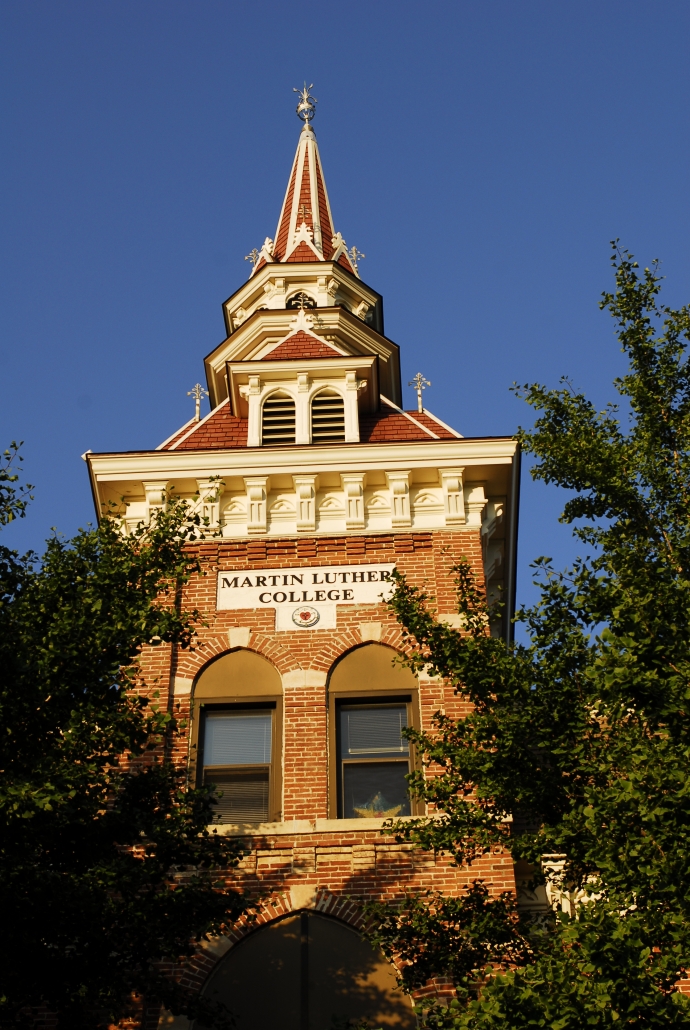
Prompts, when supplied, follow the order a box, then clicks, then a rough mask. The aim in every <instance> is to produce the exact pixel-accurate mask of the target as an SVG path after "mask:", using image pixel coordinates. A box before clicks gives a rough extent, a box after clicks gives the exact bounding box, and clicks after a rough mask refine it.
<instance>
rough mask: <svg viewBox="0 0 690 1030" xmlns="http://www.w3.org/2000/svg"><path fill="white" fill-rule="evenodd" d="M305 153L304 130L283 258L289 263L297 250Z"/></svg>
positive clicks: (299, 148) (298, 147)
mask: <svg viewBox="0 0 690 1030" xmlns="http://www.w3.org/2000/svg"><path fill="white" fill-rule="evenodd" d="M303 144H304V145H303ZM305 152H306V140H305V135H304V130H302V133H301V135H300V138H299V143H298V144H297V155H296V160H297V162H298V164H297V173H296V175H295V189H294V191H293V193H292V207H291V208H290V222H289V224H288V238H287V242H286V244H285V254H284V255H283V257H282V258H281V261H287V259H288V255H289V254H291V253H292V251H293V250H294V249H295V248H294V245H293V240H294V238H295V233H296V232H297V208H298V207H299V205H298V203H297V201H298V200H299V198H300V196H301V195H302V179H303V178H304V155H305Z"/></svg>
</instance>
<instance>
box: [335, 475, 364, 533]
mask: <svg viewBox="0 0 690 1030" xmlns="http://www.w3.org/2000/svg"><path fill="white" fill-rule="evenodd" d="M340 479H341V482H342V484H343V490H344V491H345V528H346V529H364V483H365V475H364V474H363V473H358V474H355V473H353V474H351V475H350V474H348V475H344V474H343V473H341V475H340Z"/></svg>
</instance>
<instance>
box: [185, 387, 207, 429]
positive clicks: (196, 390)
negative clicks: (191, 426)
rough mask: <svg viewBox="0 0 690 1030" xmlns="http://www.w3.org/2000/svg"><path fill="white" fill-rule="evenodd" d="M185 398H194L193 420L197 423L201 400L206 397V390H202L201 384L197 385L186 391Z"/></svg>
mask: <svg viewBox="0 0 690 1030" xmlns="http://www.w3.org/2000/svg"><path fill="white" fill-rule="evenodd" d="M187 396H188V397H193V398H194V419H195V421H196V422H198V421H199V416H200V414H201V398H202V397H208V390H204V388H203V386H202V385H201V383H197V384H196V386H194V387H193V388H192V389H191V390H187Z"/></svg>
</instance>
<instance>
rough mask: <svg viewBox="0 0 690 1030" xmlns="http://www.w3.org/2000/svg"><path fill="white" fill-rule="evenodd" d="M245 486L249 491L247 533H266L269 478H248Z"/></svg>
mask: <svg viewBox="0 0 690 1030" xmlns="http://www.w3.org/2000/svg"><path fill="white" fill-rule="evenodd" d="M244 486H245V490H246V491H247V532H248V533H265V532H266V496H267V493H268V477H267V476H256V477H253V478H251V479H249V478H246V479H245V481H244Z"/></svg>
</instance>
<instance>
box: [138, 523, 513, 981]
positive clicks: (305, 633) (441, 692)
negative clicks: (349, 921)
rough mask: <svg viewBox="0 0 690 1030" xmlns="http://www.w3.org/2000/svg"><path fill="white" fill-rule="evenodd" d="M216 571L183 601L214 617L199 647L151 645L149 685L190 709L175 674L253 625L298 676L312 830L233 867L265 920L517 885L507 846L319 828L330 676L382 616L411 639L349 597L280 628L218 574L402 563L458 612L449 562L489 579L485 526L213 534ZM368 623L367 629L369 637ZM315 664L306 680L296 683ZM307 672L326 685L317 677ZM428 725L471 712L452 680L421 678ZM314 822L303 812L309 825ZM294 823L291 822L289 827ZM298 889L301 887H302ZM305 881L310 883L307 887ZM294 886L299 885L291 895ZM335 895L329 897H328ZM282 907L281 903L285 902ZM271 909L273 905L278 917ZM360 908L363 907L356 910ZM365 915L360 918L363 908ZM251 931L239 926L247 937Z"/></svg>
mask: <svg viewBox="0 0 690 1030" xmlns="http://www.w3.org/2000/svg"><path fill="white" fill-rule="evenodd" d="M194 551H195V553H196V554H197V555H198V556H199V558H200V560H201V562H202V565H203V570H204V573H205V575H201V576H196V577H195V578H194V580H193V581H192V582H191V583H190V584H189V585H188V586H187V588H186V589H185V592H184V596H183V605H184V606H186V607H189V608H192V607H197V608H199V609H200V610H201V611H202V613H203V615H204V619H205V621H206V623H207V626H206V627H205V628H203V629H202V630H200V634H199V642H198V645H197V646H196V648H195V649H194V651H193V652H180V651H175V653H173V651H172V649H171V648H169V647H159V648H149V649H148V650H147V652H146V654H145V655H144V660H143V668H144V673H145V678H146V681H147V684H148V689H149V690H153V689H156V688H158V689H160V692H161V700H162V699H163V697H164V696H165V694H166V693H167V696H168V700H169V703H170V704H171V705H172V707H173V708H174V710H175V712H176V713H177V714H178V715H179V716H182V717H186V716H188V715H189V711H190V694H189V693H186V694H185V693H183V694H180V693H178V694H174V692H173V685H174V680H175V678H178V680H179V679H180V678H182V680H183V681H186V682H187V683H189V681H190V680H193V679H194V677H195V676H196V675H197V674H198V673H199V671H200V670H201V669H202V668H203V667H204V666H205V665H206V664H207V663H208V662H209V660H211V659H212V658H214V657H216V656H217V655H220V654H222V653H223V652H226V651H228V650H230V648H231V644H230V634H231V631H235V639H237V635H236V631H237V628H238V627H239V628H244V629H245V638H246V636H247V634H246V631H247V630H248V645H247V646H248V647H249V648H250V649H252V650H254V651H256V652H258V653H259V654H261V655H263V656H264V657H265V658H267V659H268V660H269V661H271V662H272V663H273V664H274V666H275V667H276V669H277V670H278V672H279V673H280V674H281V675H283V676H284V677H285V674H286V673H292V674H293V675H292V676H289V677H287V678H286V679H285V680H284V682H285V687H284V699H283V704H284V750H283V791H284V800H283V819H284V820H285V821H286V822H287V821H292V820H301V821H307V820H308V821H311V823H312V824H313V829H312V831H311V832H295V833H291V832H282V833H280V834H274V835H271V836H250V837H247V838H245V845H246V847H247V854H246V857H245V858H244V859H243V861H242V862H241V864H240V866H239V867H238V868H237V869H236V870H232V871H229V872H228V875H227V878H226V880H227V883H228V885H231V886H240V887H242V888H243V889H246V890H249V891H250V893H251V894H252V895H255V896H258V895H261V896H263V897H264V898H266V899H268V900H266V901H265V903H264V909H263V915H262V918H263V919H268V918H275V917H276V913H277V914H280V912H281V911H284V910H285V911H287V910H290V909H291V907H292V908H294V907H299V905H298V904H293V902H294V900H295V898H297V899H298V900H299V898H301V899H302V901H303V900H304V898H305V897H306V896H307V895H309V896H310V898H312V902H310V904H312V903H313V904H314V905H316V904H317V902H316V900H314V899H317V898H318V897H321V896H323V897H325V896H326V895H328V897H329V898H332V899H335V900H334V901H333V904H337V903H340V902H343V904H344V902H345V900H347V904H348V905H354V909H353V911H354V912H355V913H357V912H359V906H360V905H361V903H362V902H363V901H365V900H367V899H382V900H383V899H394V898H396V897H399V896H400V895H401V893H403V892H404V891H405V890H408V889H427V888H431V889H438V890H441V891H443V892H444V893H447V894H454V893H457V892H458V891H459V890H460V889H461V887H462V886H463V885H464V884H467V883H469V882H470V881H471V880H473V879H475V878H477V877H481V878H484V879H485V880H487V881H488V882H490V883H491V884H492V885H493V889H494V890H496V891H501V890H514V889H515V879H514V872H513V866H512V862H511V860H510V856H508V855H507V854H505V853H503V852H501V851H500V850H497V851H496V853H493V854H490V855H486V856H484V857H483V858H481V859H480V860H478V861H477V862H475V863H474V865H473V866H472V867H463V868H459V867H457V866H455V865H454V864H453V863H452V862H451V861H450V860H449V859H448V858H447V857H446V856H442V855H433V854H429V853H425V852H422V851H420V850H418V849H414V848H412V847H411V846H410V845H406V844H398V843H396V842H395V840H394V839H393V838H391V837H388V836H384V835H382V834H381V832H380V831H378V830H376V829H374V830H372V829H365V830H356V829H349V828H348V823H347V822H345V821H343V822H342V826H338V827H337V828H333V824H332V822H331V824H330V826H329V828H328V829H327V830H318V832H317V828H316V826H315V825H314V824H315V822H316V820H325V819H328V817H329V811H328V762H327V734H328V726H327V695H326V686H325V683H326V677H327V674H328V672H329V670H330V669H331V668H332V666H333V665H334V663H335V662H336V661H337V660H338V658H339V657H340V656H341V655H342V654H344V653H345V652H347V651H348V650H350V649H351V648H353V647H355V646H357V645H358V644H361V643H362V642H363V639H367V636H366V634H367V633H370V632H371V624H372V623H374V624H378V623H380V624H381V632H380V641H381V643H384V644H388V645H390V646H392V647H395V648H400V647H401V644H402V637H401V632H400V627H399V626H398V624H397V623H396V621H395V619H394V618H393V617H392V615H391V614H390V613H389V611H388V610H387V608H386V607H385V606H383V605H381V604H371V605H362V606H350V605H340V606H338V612H337V628H336V629H335V630H319V629H314V630H297V629H296V630H295V631H294V632H291V631H290V632H276V631H275V628H274V611H273V610H272V609H270V610H266V609H264V610H234V611H216V609H215V600H216V584H217V573H218V572H219V571H231V570H237V569H245V568H269V567H275V568H280V567H285V566H286V565H289V566H290V567H293V566H294V567H297V566H305V567H306V566H309V565H328V564H333V565H338V564H345V563H347V564H357V563H358V562H359V563H371V562H375V561H377V560H380V561H382V562H383V561H387V562H390V561H395V562H396V564H397V567H398V569H399V570H400V571H401V572H403V573H404V574H405V575H406V576H408V578H409V580H410V581H411V582H412V583H414V584H415V585H418V586H420V587H423V588H424V589H426V590H427V591H428V592H429V594H430V595H431V596H432V597H433V598H434V599H435V605H436V608H437V611H438V612H439V614H450V613H452V612H453V611H454V599H455V595H454V587H453V581H452V576H451V575H450V573H449V568H450V566H451V565H452V564H453V562H454V561H455V560H457V559H458V558H460V557H461V556H464V557H466V558H468V559H469V560H471V562H472V563H473V566H474V568H475V571H476V575H477V577H478V578H479V580H480V581H481V578H482V556H481V541H480V536H479V532H478V531H463V532H461V533H457V532H455V533H453V532H428V533H422V532H420V533H406V534H390V533H385V534H384V533H381V534H372V535H366V536H365V535H362V536H342V537H311V538H309V539H295V538H286V539H277V540H256V541H254V540H249V541H240V542H232V541H223V540H221V541H217V542H202V543H199V544H198V545H196V547H195V548H194ZM362 627H364V632H365V636H364V638H363V636H362ZM298 670H304V672H305V676H304V678H303V679H302V685H298V686H294V685H292V684H294V683H296V682H297V681H298V680H299V678H300V676H299V675H298V676H295V675H294V674H295V672H296V671H298ZM307 673H311V674H312V679H316V680H317V681H318V682H319V683H320V685H318V686H309V685H305V683H308V682H309V679H308V676H307V675H306V674H307ZM419 689H420V708H421V719H422V726H423V728H425V729H429V728H431V718H432V716H433V714H434V712H436V711H438V710H439V709H443V710H444V711H445V713H446V714H447V715H450V716H455V717H458V716H461V715H462V714H464V713H465V712H466V710H467V707H466V702H464V701H463V700H462V698H459V697H458V696H457V695H455V693H454V692H453V690H452V689H451V688H450V687H449V686H448V685H447V684H446V683H444V682H443V681H442V680H432V679H430V678H426V679H424V678H422V679H421V680H420V684H419ZM187 755H188V738H187V735H186V734H183V736H182V737H181V738H180V739H179V741H178V742H177V749H176V753H175V756H174V757H175V759H176V760H177V761H178V762H179V763H181V764H182V763H186V762H187ZM303 828H304V822H303V823H302V826H300V827H299V829H300V831H301V830H302V829H303ZM283 830H284V831H289V827H287V826H285V827H283ZM296 888H298V889H299V890H298V891H297V894H295V889H296ZM300 891H301V892H300ZM291 892H292V893H291ZM329 904H330V902H329ZM276 906H277V907H276ZM271 913H274V915H273V916H271ZM353 918H355V917H353ZM357 918H358V917H357ZM243 932H245V930H244V927H238V929H237V935H241V934H242V933H243ZM210 961H211V959H210V958H209V955H208V954H207V953H206V952H204V954H203V955H202V954H201V953H200V957H199V962H198V963H197V966H196V967H195V968H196V969H197V972H196V973H195V974H194V976H195V977H196V979H197V980H198V983H199V984H201V983H202V982H203V979H204V977H205V976H206V975H207V973H208V965H209V962H210Z"/></svg>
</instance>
